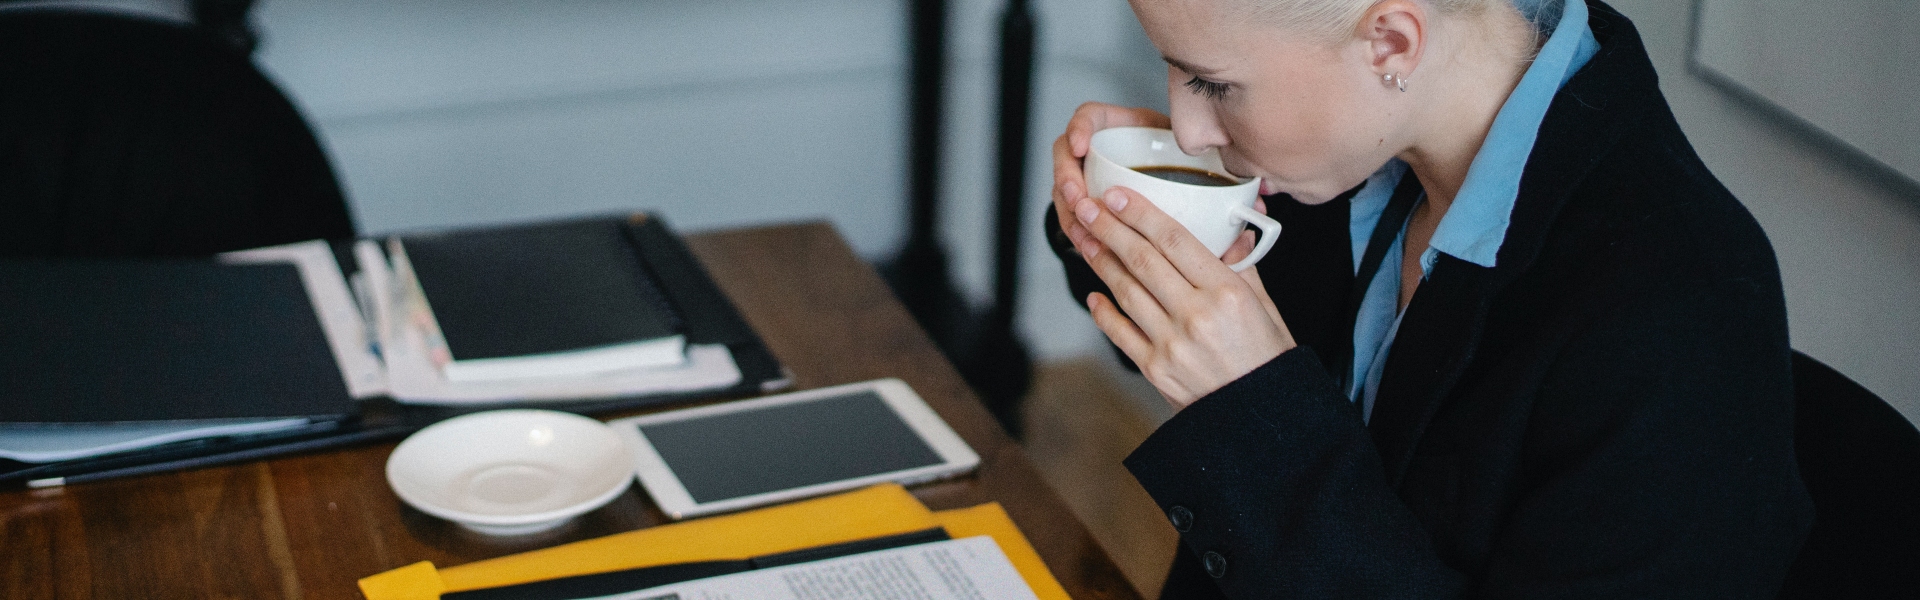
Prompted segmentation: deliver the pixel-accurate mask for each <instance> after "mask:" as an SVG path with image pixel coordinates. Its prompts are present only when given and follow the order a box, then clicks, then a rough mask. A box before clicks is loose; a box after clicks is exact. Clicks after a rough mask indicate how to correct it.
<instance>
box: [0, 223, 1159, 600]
mask: <svg viewBox="0 0 1920 600" xmlns="http://www.w3.org/2000/svg"><path fill="white" fill-rule="evenodd" d="M688 243H689V245H691V246H692V248H693V250H694V253H695V254H697V255H698V256H699V257H700V260H701V261H703V262H704V263H706V266H707V268H708V270H710V271H711V272H712V274H713V276H714V279H715V280H717V281H718V282H719V284H720V287H721V288H722V289H724V290H726V292H727V294H728V295H729V296H731V297H732V299H733V302H734V303H735V304H736V305H737V306H738V307H739V308H740V310H741V312H742V313H743V314H745V316H746V318H747V321H748V322H750V323H752V325H753V327H754V328H755V329H756V330H758V331H759V332H760V334H761V335H762V336H763V337H764V338H765V341H766V343H767V345H768V346H769V347H770V348H771V349H772V350H773V353H774V355H776V356H778V357H779V358H780V360H781V362H783V363H784V364H786V366H787V367H788V368H789V369H792V371H793V373H794V375H795V377H796V381H795V383H796V385H797V388H798V389H807V388H815V387H822V386H828V385H835V384H841V383H849V382H855V381H863V380H868V379H875V378H880V377H899V378H901V379H904V380H906V381H907V382H908V383H909V384H911V385H912V386H913V388H914V389H915V390H916V391H918V392H919V393H920V395H921V396H923V397H925V398H926V400H927V402H928V403H929V404H931V405H933V408H934V409H935V410H937V411H939V413H940V415H941V416H942V417H944V418H946V420H947V422H948V423H949V424H951V425H952V426H953V428H954V430H956V431H958V432H959V433H960V436H961V437H963V438H965V439H966V440H967V443H968V444H971V445H972V446H973V448H974V450H976V451H978V452H979V454H980V459H981V463H980V470H979V472H978V473H977V474H975V475H974V476H972V477H968V478H964V479H960V480H956V481H950V482H945V483H940V484H934V485H930V486H924V487H920V488H917V489H915V490H914V494H915V495H916V496H918V497H919V498H920V499H921V500H922V501H924V502H925V503H927V505H928V506H930V507H932V508H934V509H936V510H937V509H945V508H956V507H963V506H972V505H975V504H980V503H984V502H989V501H998V502H1000V503H1001V504H1002V505H1004V506H1005V507H1006V509H1007V512H1008V513H1010V514H1011V515H1012V516H1013V520H1014V521H1015V522H1016V523H1017V524H1018V525H1019V526H1020V529H1021V530H1022V531H1024V532H1026V534H1027V537H1028V538H1029V539H1031V540H1032V541H1033V545H1034V546H1035V547H1036V548H1037V549H1038V550H1039V551H1040V555H1041V557H1043V558H1044V559H1045V560H1046V562H1047V566H1048V567H1051V568H1052V569H1053V573H1054V575H1055V576H1056V577H1058V578H1059V579H1060V582H1061V583H1062V584H1064V585H1065V586H1066V588H1067V591H1068V592H1069V593H1071V594H1072V595H1073V597H1075V598H1080V599H1092V598H1137V597H1138V596H1137V595H1136V594H1135V592H1134V590H1133V588H1132V587H1130V586H1129V585H1128V583H1127V581H1126V579H1125V578H1124V577H1122V576H1121V574H1120V571H1119V570H1118V569H1116V568H1115V567H1114V565H1113V562H1112V561H1111V560H1109V559H1108V558H1107V555H1106V553H1105V552H1104V551H1102V550H1101V549H1100V546H1099V545H1098V544H1097V543H1095V542H1094V540H1093V538H1092V537H1091V536H1089V535H1088V533H1087V531H1086V528H1085V527H1083V526H1082V525H1081V524H1080V522H1079V521H1078V520H1077V519H1075V518H1074V516H1073V514H1072V513H1070V512H1068V510H1067V507H1066V505H1065V504H1062V503H1061V501H1060V499H1059V498H1058V497H1057V496H1055V495H1054V493H1053V491H1052V490H1051V489H1049V488H1048V487H1047V484H1046V482H1044V481H1042V480H1041V479H1040V476H1039V474H1038V473H1037V472H1036V471H1035V470H1034V468H1033V465H1032V464H1030V463H1029V462H1028V461H1027V459H1026V456H1025V455H1024V454H1023V453H1022V451H1021V450H1020V447H1019V446H1018V445H1017V444H1015V443H1014V442H1013V440H1011V439H1010V438H1008V437H1007V435H1006V433H1004V432H1003V431H1001V429H1000V427H999V425H998V424H996V423H995V422H994V420H993V419H992V417H990V416H988V414H987V412H986V410H985V409H984V408H983V407H982V406H981V405H980V402H979V401H978V400H977V399H976V398H974V396H973V393H972V392H971V391H969V390H968V389H967V387H966V384H965V383H963V382H962V381H961V379H960V376H959V374H958V373H956V372H955V371H954V369H953V367H952V366H951V365H949V364H948V363H947V361H946V360H945V359H944V358H943V357H942V356H941V355H940V353H939V351H938V350H936V349H935V348H934V346H933V343H932V342H931V341H929V340H928V339H927V337H926V335H925V334H924V333H922V332H921V330H920V328H919V327H918V326H916V325H915V324H914V322H913V320H912V318H911V317H910V316H908V315H907V313H906V311H905V310H904V309H903V308H901V306H900V304H899V302H897V301H895V300H894V297H893V295H892V293H891V292H890V291H889V290H888V289H887V287H886V286H885V285H884V284H883V283H882V282H881V281H880V279H879V278H878V277H876V276H875V275H874V273H873V271H872V269H870V268H868V266H867V265H866V264H865V263H863V262H861V261H860V260H859V259H858V258H857V257H856V256H854V254H853V252H852V251H851V250H849V249H848V248H847V246H846V244H845V242H843V241H842V240H841V239H840V237H839V235H837V234H836V233H834V231H833V229H832V227H830V226H828V225H826V224H820V223H814V224H805V225H787V226H777V227H768V228H763V229H752V230H744V231H727V232H716V233H705V234H698V235H693V236H690V237H689V239H688ZM393 446H394V445H393V444H391V443H389V444H380V445H373V446H366V447H360V448H351V449H346V450H339V451H332V452H324V453H316V454H310V455H305V456H295V457H289V458H281V459H277V460H271V461H265V462H255V463H247V464H240V465H233V466H226V467H216V468H209V469H202V470H198V471H188V472H181V473H171V474H164V475H155V476H148V477H141V478H133V479H126V480H119V481H105V482H97V483H91V484H81V485H76V486H73V487H71V488H67V489H50V490H37V491H32V492H27V491H16V492H7V493H4V494H0V598H21V599H26V598H288V599H298V598H304V599H321V598H359V597H360V592H359V589H358V588H357V587H356V586H355V581H356V580H358V579H359V578H361V577H365V576H367V575H372V574H374V573H379V572H381V571H385V570H387V569H391V568H394V567H399V566H403V565H407V564H410V563H413V562H417V561H422V560H429V561H433V563H434V564H435V565H439V566H443V567H444V566H453V565H458V564H462V563H467V562H471V561H475V560H480V559H485V558H492V557H496V556H501V555H506V554H511V553H515V552H521V551H526V550H532V549H536V548H543V547H547V546H552V545H556V544H561V543H566V542H572V541H577V540H583V539H588V538H593V537H599V536H602V535H607V534H611V533H617V532H621V531H628V530H632V529H637V528H641V527H648V526H651V525H656V524H659V523H662V522H664V519H663V517H662V516H661V514H660V512H659V510H658V509H656V508H654V507H653V506H652V505H651V504H650V503H648V502H647V501H645V500H643V499H642V497H641V496H640V495H638V490H637V486H636V488H635V489H634V490H630V491H628V492H627V493H625V494H623V495H622V496H620V497H619V498H617V499H615V500H614V501H613V503H612V504H610V505H608V506H607V507H605V508H601V509H599V510H596V511H594V512H592V513H588V514H587V515H585V516H583V517H581V518H580V519H578V520H576V521H575V522H574V523H573V524H571V525H570V526H568V527H566V528H564V529H562V530H561V531H558V532H555V533H552V534H547V535H546V536H544V537H541V538H539V539H521V540H500V539H489V538H486V537H482V536H479V535H477V534H472V533H468V532H467V531H466V530H464V529H461V528H459V527H457V526H455V525H453V524H451V523H448V522H446V521H442V520H439V519H436V518H434V517H430V516H427V515H425V514H423V513H421V512H419V511H416V510H413V509H412V508H410V507H407V506H406V505H404V504H402V503H401V502H400V500H399V498H397V497H395V496H394V495H393V491H392V490H391V489H389V488H388V487H387V483H386V478H385V476H384V474H383V473H384V468H385V464H386V460H387V454H388V453H389V452H391V451H392V450H393Z"/></svg>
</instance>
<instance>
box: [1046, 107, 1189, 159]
mask: <svg viewBox="0 0 1920 600" xmlns="http://www.w3.org/2000/svg"><path fill="white" fill-rule="evenodd" d="M1171 124H1172V122H1171V121H1170V120H1168V119H1167V116H1166V115H1163V114H1160V113H1159V112H1156V111H1154V110H1152V109H1146V108H1127V107H1121V106H1114V105H1112V104H1104V103H1100V102H1088V103H1086V104H1082V105H1080V108H1077V109H1074V111H1073V118H1072V119H1069V120H1068V121H1067V140H1068V144H1069V148H1070V149H1071V150H1072V151H1073V156H1075V157H1082V156H1086V155H1087V145H1088V144H1089V143H1091V142H1092V140H1093V132H1095V131H1099V130H1102V129H1106V128H1108V127H1163V128H1164V127H1168V126H1170V125H1171Z"/></svg>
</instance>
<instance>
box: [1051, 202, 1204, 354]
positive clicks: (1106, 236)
mask: <svg viewBox="0 0 1920 600" xmlns="http://www.w3.org/2000/svg"><path fill="white" fill-rule="evenodd" d="M1074 218H1075V219H1077V220H1079V221H1080V223H1081V224H1083V225H1087V226H1088V231H1089V232H1091V235H1090V236H1089V237H1091V238H1097V240H1096V241H1098V243H1100V244H1101V245H1102V246H1103V247H1104V248H1105V249H1106V250H1111V249H1113V248H1114V246H1113V245H1112V243H1111V240H1113V239H1121V238H1129V237H1130V238H1132V239H1134V240H1138V239H1139V235H1138V234H1136V233H1134V232H1133V230H1131V229H1128V228H1127V226H1126V224H1124V223H1120V222H1119V221H1118V220H1116V219H1115V218H1114V216H1113V215H1112V214H1111V213H1108V212H1106V211H1105V210H1104V209H1103V208H1101V205H1100V202H1099V201H1098V200H1096V199H1093V198H1087V199H1083V200H1081V201H1080V202H1079V203H1078V204H1076V205H1075V206H1074ZM1128 247H1129V248H1134V249H1136V251H1135V252H1131V253H1125V254H1123V253H1121V252H1118V251H1106V250H1103V251H1102V252H1098V253H1096V254H1094V255H1091V256H1085V258H1086V260H1087V265H1088V266H1091V267H1093V272H1094V274H1095V275H1098V276H1099V277H1100V280H1101V281H1102V282H1105V283H1106V284H1107V289H1108V290H1110V293H1111V296H1110V297H1109V298H1108V299H1109V300H1111V301H1113V302H1115V303H1117V305H1118V306H1119V307H1120V308H1121V309H1122V310H1125V311H1126V312H1127V315H1128V317H1129V318H1131V319H1132V320H1133V322H1134V324H1136V325H1138V326H1139V328H1140V330H1141V331H1143V332H1145V333H1146V334H1147V336H1149V337H1155V338H1157V337H1160V336H1164V335H1167V334H1169V333H1171V332H1172V331H1173V328H1172V318H1171V317H1169V316H1168V311H1167V308H1168V307H1167V306H1166V305H1165V304H1163V303H1162V301H1161V298H1167V297H1179V294H1182V293H1191V292H1192V290H1193V288H1192V286H1190V285H1187V282H1186V280H1184V279H1181V278H1180V275H1179V273H1178V272H1175V271H1174V270H1173V267H1172V266H1170V265H1168V264H1166V261H1165V260H1164V259H1161V258H1159V256H1158V254H1157V251H1155V250H1154V249H1153V247H1152V245H1150V244H1147V243H1145V242H1144V241H1136V242H1132V243H1128Z"/></svg>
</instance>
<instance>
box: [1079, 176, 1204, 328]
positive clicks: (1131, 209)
mask: <svg viewBox="0 0 1920 600" xmlns="http://www.w3.org/2000/svg"><path fill="white" fill-rule="evenodd" d="M1115 209H1120V210H1118V211H1117V212H1116V211H1115ZM1128 216H1131V217H1132V219H1133V220H1134V221H1138V222H1127V217H1128ZM1074 217H1075V218H1077V219H1079V220H1080V222H1081V223H1082V224H1084V225H1086V226H1087V231H1089V232H1092V234H1093V236H1094V237H1095V238H1097V239H1099V240H1100V243H1101V244H1103V245H1105V246H1106V247H1107V248H1108V249H1109V250H1111V251H1110V252H1108V253H1107V254H1109V255H1111V256H1112V258H1113V261H1112V262H1113V265H1112V267H1111V268H1114V269H1119V270H1124V271H1125V272H1127V273H1128V274H1130V275H1132V276H1133V277H1134V278H1135V279H1136V280H1138V281H1139V282H1140V284H1141V285H1143V286H1145V288H1146V291H1147V292H1148V293H1151V294H1152V295H1153V296H1154V297H1155V298H1159V299H1161V304H1163V305H1166V307H1167V308H1170V309H1171V308H1176V306H1174V303H1172V302H1168V300H1169V299H1174V298H1182V297H1184V296H1185V295H1186V294H1190V293H1192V291H1193V287H1194V285H1193V283H1191V282H1190V281H1189V280H1188V278H1187V277H1186V276H1185V275H1183V274H1182V273H1181V269H1179V268H1178V267H1176V266H1175V264H1174V263H1173V262H1170V260H1177V259H1173V255H1178V254H1183V253H1186V252H1192V251H1195V248H1198V252H1199V253H1200V254H1202V255H1205V257H1206V259H1208V260H1213V261H1215V262H1218V259H1215V258H1214V257H1213V253H1211V252H1208V251H1207V249H1206V247H1204V246H1201V245H1200V241H1199V240H1196V239H1193V234H1190V233H1187V230H1186V228H1185V227H1182V226H1180V224H1179V222H1177V221H1174V220H1173V219H1172V218H1171V217H1168V216H1166V214H1164V213H1161V212H1160V210H1159V209H1158V208H1155V207H1154V206H1153V203H1151V202H1147V201H1146V199H1145V198H1141V197H1140V195H1139V194H1138V193H1136V192H1134V191H1133V190H1130V189H1127V188H1125V187H1120V186H1115V187H1114V188H1113V189H1109V190H1107V195H1106V197H1105V198H1098V199H1096V198H1088V199H1086V200H1084V201H1081V202H1080V203H1079V204H1078V205H1076V206H1075V207H1074ZM1182 236H1184V239H1182ZM1163 237H1165V238H1171V241H1162V240H1159V239H1156V238H1163ZM1100 269H1101V265H1098V264H1096V265H1094V270H1095V272H1099V271H1100ZM1103 275H1104V274H1103ZM1108 283H1109V285H1111V284H1112V282H1111V281H1109V282H1108ZM1114 291H1115V292H1116V293H1120V290H1118V289H1115V290H1114ZM1114 300H1116V301H1118V302H1120V305H1121V306H1123V307H1126V308H1127V312H1128V313H1129V314H1131V313H1132V312H1133V308H1132V306H1130V305H1128V304H1127V300H1128V298H1127V296H1126V295H1125V294H1124V293H1120V295H1117V296H1115V297H1114ZM1148 332H1149V333H1152V332H1153V329H1151V328H1149V329H1148Z"/></svg>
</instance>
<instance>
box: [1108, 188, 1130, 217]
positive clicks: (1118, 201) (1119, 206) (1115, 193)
mask: <svg viewBox="0 0 1920 600" xmlns="http://www.w3.org/2000/svg"><path fill="white" fill-rule="evenodd" d="M1107 208H1108V209H1110V210H1112V211H1113V212H1120V211H1122V210H1126V208H1127V195H1126V194H1123V193H1120V190H1107Z"/></svg>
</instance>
